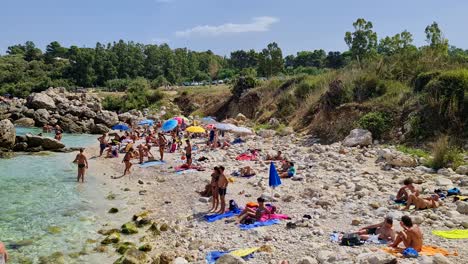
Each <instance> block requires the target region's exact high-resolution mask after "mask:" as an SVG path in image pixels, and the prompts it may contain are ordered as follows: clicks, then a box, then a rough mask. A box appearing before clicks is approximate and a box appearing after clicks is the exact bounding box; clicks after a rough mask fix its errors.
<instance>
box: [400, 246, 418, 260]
mask: <svg viewBox="0 0 468 264" xmlns="http://www.w3.org/2000/svg"><path fill="white" fill-rule="evenodd" d="M402 254H403V256H404V257H405V258H417V257H418V256H419V254H418V251H416V249H414V248H407V249H405V250H403V252H402Z"/></svg>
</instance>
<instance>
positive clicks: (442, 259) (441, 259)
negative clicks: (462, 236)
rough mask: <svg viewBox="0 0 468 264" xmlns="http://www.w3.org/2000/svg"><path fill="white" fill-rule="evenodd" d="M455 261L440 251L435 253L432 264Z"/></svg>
mask: <svg viewBox="0 0 468 264" xmlns="http://www.w3.org/2000/svg"><path fill="white" fill-rule="evenodd" d="M452 263H453V262H452V261H450V260H449V259H448V258H446V257H445V256H444V255H442V254H440V253H438V254H435V255H434V257H433V259H432V264H452Z"/></svg>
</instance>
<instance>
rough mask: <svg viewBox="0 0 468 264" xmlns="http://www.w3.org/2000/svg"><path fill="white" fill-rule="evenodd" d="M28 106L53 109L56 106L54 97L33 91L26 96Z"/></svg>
mask: <svg viewBox="0 0 468 264" xmlns="http://www.w3.org/2000/svg"><path fill="white" fill-rule="evenodd" d="M28 106H29V107H31V108H34V109H41V108H44V109H47V110H54V109H56V108H57V106H56V105H55V102H54V99H52V98H51V97H50V96H48V95H47V94H45V93H33V94H31V95H30V96H29V97H28Z"/></svg>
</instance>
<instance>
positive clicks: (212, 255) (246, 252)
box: [205, 247, 260, 264]
mask: <svg viewBox="0 0 468 264" xmlns="http://www.w3.org/2000/svg"><path fill="white" fill-rule="evenodd" d="M259 249H260V248H258V247H254V248H244V249H238V250H234V251H210V252H208V253H207V254H206V258H205V260H206V263H208V264H215V263H216V261H217V260H218V259H219V258H220V257H222V256H223V255H226V254H231V255H233V256H237V257H241V258H243V259H244V260H247V259H249V258H252V257H253V253H255V252H256V251H258V250H259Z"/></svg>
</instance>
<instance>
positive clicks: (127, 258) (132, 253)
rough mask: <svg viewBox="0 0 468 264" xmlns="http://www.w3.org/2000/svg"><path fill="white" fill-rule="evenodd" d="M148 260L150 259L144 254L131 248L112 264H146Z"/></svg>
mask: <svg viewBox="0 0 468 264" xmlns="http://www.w3.org/2000/svg"><path fill="white" fill-rule="evenodd" d="M149 260H150V258H149V257H148V255H147V254H146V253H145V252H143V251H139V250H138V249H135V248H131V249H129V250H127V251H126V252H125V254H124V255H123V256H122V257H120V258H119V259H118V260H117V261H116V262H114V264H145V263H148V261H149Z"/></svg>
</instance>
